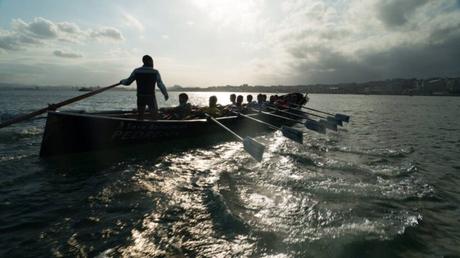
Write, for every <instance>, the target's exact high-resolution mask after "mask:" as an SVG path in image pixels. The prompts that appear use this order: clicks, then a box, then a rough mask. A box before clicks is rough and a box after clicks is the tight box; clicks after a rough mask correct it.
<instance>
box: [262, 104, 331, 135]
mask: <svg viewBox="0 0 460 258" xmlns="http://www.w3.org/2000/svg"><path fill="white" fill-rule="evenodd" d="M267 108H269V109H271V110H274V111H278V112H281V113H284V114H287V115H290V116H296V117H300V118H305V119H309V118H308V117H305V116H303V115H299V114H295V113H292V112H288V111H285V110H281V109H279V108H275V107H270V106H267ZM310 115H313V116H316V117H319V118H325V117H323V116H320V115H315V114H310ZM307 121H308V120H307ZM309 121H310V122H311V121H314V120H313V119H310V120H309ZM319 123H320V124H323V125H324V126H325V127H326V128H327V129H329V130H332V131H337V122H336V121H335V119H334V121H332V120H329V119H327V120H324V119H321V120H319Z"/></svg>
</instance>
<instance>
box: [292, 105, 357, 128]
mask: <svg viewBox="0 0 460 258" xmlns="http://www.w3.org/2000/svg"><path fill="white" fill-rule="evenodd" d="M290 105H294V106H297V107H300V108H303V109H306V110H311V111H315V112H318V113H321V114H325V115H329V116H334V117H335V119H337V120H341V121H343V122H346V123H348V122H350V116H349V115H345V114H340V113H336V114H332V113H328V112H324V111H321V110H318V109H314V108H309V107H305V106H301V105H297V104H293V103H291V104H290Z"/></svg>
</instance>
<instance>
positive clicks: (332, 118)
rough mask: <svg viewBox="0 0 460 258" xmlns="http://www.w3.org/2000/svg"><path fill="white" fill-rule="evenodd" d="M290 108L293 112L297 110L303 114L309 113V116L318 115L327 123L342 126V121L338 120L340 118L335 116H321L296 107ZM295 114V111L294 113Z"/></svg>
mask: <svg viewBox="0 0 460 258" xmlns="http://www.w3.org/2000/svg"><path fill="white" fill-rule="evenodd" d="M289 109H290V110H293V111H295V112H299V113H301V114H305V115H310V116H314V117H318V118H322V119H325V120H327V122H328V123H331V124H336V126H337V125H340V126H343V121H342V120H340V119H337V118H335V117H332V116H327V117H326V116H322V115H317V114H313V113H310V112H305V111H302V110H298V109H293V108H289ZM294 114H295V113H294ZM336 126H334V125H332V127H336Z"/></svg>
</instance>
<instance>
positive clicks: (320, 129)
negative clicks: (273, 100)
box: [252, 109, 326, 134]
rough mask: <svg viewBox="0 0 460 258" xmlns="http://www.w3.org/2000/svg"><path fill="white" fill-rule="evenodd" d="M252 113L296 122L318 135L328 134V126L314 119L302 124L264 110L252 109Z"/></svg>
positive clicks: (307, 119)
mask: <svg viewBox="0 0 460 258" xmlns="http://www.w3.org/2000/svg"><path fill="white" fill-rule="evenodd" d="M252 111H254V112H259V113H262V114H264V115H268V116H273V117H277V118H281V119H284V120H287V121H291V122H294V123H297V124H303V125H304V126H305V127H306V128H307V129H309V130H312V131H315V132H317V133H321V134H325V133H326V126H325V125H324V124H321V123H319V122H318V121H315V120H313V119H309V118H306V122H305V123H302V122H300V121H298V120H295V119H292V118H289V117H285V116H281V115H277V114H272V113H270V112H265V111H262V110H257V109H252ZM302 118H305V117H302Z"/></svg>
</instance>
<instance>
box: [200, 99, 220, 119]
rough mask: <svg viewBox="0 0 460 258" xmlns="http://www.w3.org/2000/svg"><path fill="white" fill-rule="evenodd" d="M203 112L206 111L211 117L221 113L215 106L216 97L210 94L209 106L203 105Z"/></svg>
mask: <svg viewBox="0 0 460 258" xmlns="http://www.w3.org/2000/svg"><path fill="white" fill-rule="evenodd" d="M203 112H204V113H207V114H208V115H210V116H212V117H219V116H221V115H222V111H221V110H220V109H219V107H218V106H217V97H216V96H211V97H209V107H204V108H203Z"/></svg>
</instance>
